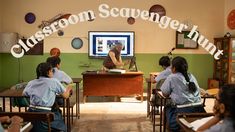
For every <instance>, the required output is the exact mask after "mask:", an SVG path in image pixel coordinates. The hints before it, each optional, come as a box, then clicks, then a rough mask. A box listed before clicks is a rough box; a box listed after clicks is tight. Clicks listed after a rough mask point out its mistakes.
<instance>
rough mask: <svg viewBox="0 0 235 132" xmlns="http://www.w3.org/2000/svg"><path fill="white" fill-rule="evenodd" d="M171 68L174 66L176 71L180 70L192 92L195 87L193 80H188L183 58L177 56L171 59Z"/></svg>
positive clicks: (186, 67) (185, 63) (186, 65)
mask: <svg viewBox="0 0 235 132" xmlns="http://www.w3.org/2000/svg"><path fill="white" fill-rule="evenodd" d="M172 68H175V70H176V71H177V72H180V73H182V74H183V76H184V78H185V80H186V81H187V83H188V88H189V91H190V92H191V93H194V92H195V91H196V90H197V88H196V86H195V84H194V82H190V80H189V76H188V72H187V71H188V63H187V61H186V60H185V58H183V57H180V56H177V57H175V58H174V59H173V60H172Z"/></svg>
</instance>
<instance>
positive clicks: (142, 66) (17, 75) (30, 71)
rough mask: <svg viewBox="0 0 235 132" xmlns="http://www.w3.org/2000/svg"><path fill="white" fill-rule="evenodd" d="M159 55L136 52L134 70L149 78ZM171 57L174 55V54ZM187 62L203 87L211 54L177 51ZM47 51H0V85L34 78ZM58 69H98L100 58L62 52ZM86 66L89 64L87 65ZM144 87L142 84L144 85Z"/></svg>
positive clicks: (74, 72)
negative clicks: (14, 53)
mask: <svg viewBox="0 0 235 132" xmlns="http://www.w3.org/2000/svg"><path fill="white" fill-rule="evenodd" d="M162 55H163V54H136V59H137V66H138V70H140V71H142V72H144V76H145V77H149V73H150V72H154V71H161V70H162V69H161V67H159V66H158V60H159V58H160V57H161V56H162ZM174 56H178V55H177V54H174ZM181 56H183V57H185V58H186V59H187V60H188V63H189V71H190V72H191V73H193V74H194V75H195V76H196V78H197V80H198V82H199V85H200V86H201V87H202V88H205V89H206V88H207V79H208V78H211V77H212V75H213V57H212V56H211V55H208V54H206V55H205V54H192V55H191V54H181ZM47 57H49V54H44V55H41V56H40V55H39V56H33V55H31V56H26V55H25V56H24V57H22V58H20V59H16V58H14V57H13V56H12V55H11V54H6V53H2V54H0V88H4V87H9V86H11V85H14V84H16V83H17V82H20V81H29V80H32V79H34V78H35V77H36V73H35V69H36V66H37V65H38V64H39V63H40V62H43V61H45V60H46V58H47ZM61 60H62V63H61V69H62V70H64V71H65V72H66V73H68V74H69V75H70V76H71V77H81V73H82V72H83V71H86V70H97V69H101V66H102V60H101V59H89V58H88V55H87V53H63V54H62V55H61ZM88 66H89V67H88ZM145 86H146V85H145Z"/></svg>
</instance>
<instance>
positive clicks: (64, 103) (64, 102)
mask: <svg viewBox="0 0 235 132" xmlns="http://www.w3.org/2000/svg"><path fill="white" fill-rule="evenodd" d="M66 103H67V102H66V99H64V101H63V117H64V122H65V107H66Z"/></svg>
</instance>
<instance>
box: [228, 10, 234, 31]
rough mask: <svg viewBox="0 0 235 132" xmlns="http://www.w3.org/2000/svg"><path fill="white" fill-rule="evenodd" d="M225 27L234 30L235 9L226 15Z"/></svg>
mask: <svg viewBox="0 0 235 132" xmlns="http://www.w3.org/2000/svg"><path fill="white" fill-rule="evenodd" d="M227 25H228V27H229V28H230V29H232V30H233V29H235V9H234V10H232V11H231V12H230V13H229V14H228V19H227Z"/></svg>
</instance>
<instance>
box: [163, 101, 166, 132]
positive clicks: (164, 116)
mask: <svg viewBox="0 0 235 132" xmlns="http://www.w3.org/2000/svg"><path fill="white" fill-rule="evenodd" d="M163 105H164V110H163V114H164V115H163V132H165V131H166V108H165V106H166V99H165V100H164V102H163Z"/></svg>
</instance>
